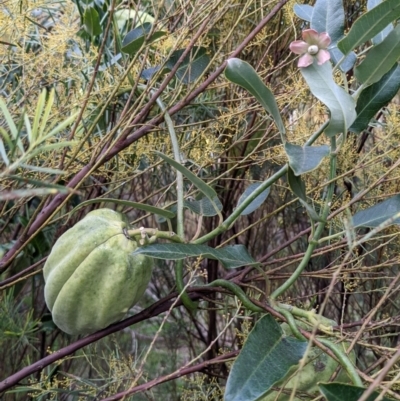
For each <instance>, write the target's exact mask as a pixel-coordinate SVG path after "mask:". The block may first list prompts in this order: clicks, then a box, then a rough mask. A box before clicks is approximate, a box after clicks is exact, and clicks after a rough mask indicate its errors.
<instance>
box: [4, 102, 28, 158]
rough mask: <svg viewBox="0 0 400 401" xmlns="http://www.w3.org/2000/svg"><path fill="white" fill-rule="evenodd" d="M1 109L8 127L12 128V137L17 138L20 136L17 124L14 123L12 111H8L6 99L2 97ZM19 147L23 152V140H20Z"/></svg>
mask: <svg viewBox="0 0 400 401" xmlns="http://www.w3.org/2000/svg"><path fill="white" fill-rule="evenodd" d="M0 110H1V112H2V113H3V116H4V119H5V120H6V123H7V125H8V128H9V129H10V132H11V136H12V138H13V139H14V140H15V139H17V138H18V129H17V126H16V125H15V123H14V120H13V118H12V117H11V114H10V112H9V111H8V108H7V105H6V103H5V102H4V100H3V99H2V98H1V97H0ZM19 142H20V144H19V148H20V150H21V152H23V150H24V149H23V148H22V142H21V141H19Z"/></svg>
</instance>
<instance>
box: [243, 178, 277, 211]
mask: <svg viewBox="0 0 400 401" xmlns="http://www.w3.org/2000/svg"><path fill="white" fill-rule="evenodd" d="M262 184H263V183H262V182H255V183H253V184H250V185H249V186H248V187H247V188H246V190H245V191H244V192H243V193H242V195H240V198H239V200H238V203H237V206H236V207H239V206H240V205H241V204H242V203H243V202H244V201H245V200H247V198H248V197H249V196H250V195H251V194H252V193H253V192H254V191H255V190H256V189H257V188H258V187H259V186H260V185H262ZM270 191H271V188H267V189H266V190H265V191H264V192H262V193H261V194H260V195H258V196H257V197H256V198H255V199H254V200H253V201H252V202H251V203H250V205H249V206H247V207H246V209H244V210H243V212H242V213H240V215H241V216H245V215H247V214H250V213H253V212H254V211H255V210H256V209H258V208H259V207H260V206H261V205H262V204H263V203H264V202H265V200H266V199H267V198H268V195H269V193H270Z"/></svg>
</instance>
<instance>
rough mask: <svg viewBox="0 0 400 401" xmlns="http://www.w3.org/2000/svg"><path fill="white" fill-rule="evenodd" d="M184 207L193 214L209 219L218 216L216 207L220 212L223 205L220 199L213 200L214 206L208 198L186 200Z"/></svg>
mask: <svg viewBox="0 0 400 401" xmlns="http://www.w3.org/2000/svg"><path fill="white" fill-rule="evenodd" d="M183 205H184V207H186V208H188V209H190V210H191V211H192V212H193V213H196V214H199V215H201V216H207V217H210V216H216V215H217V214H218V213H217V211H216V210H215V207H214V205H216V206H217V209H218V211H221V210H222V203H221V201H220V200H219V199H218V198H214V199H213V204H212V203H211V202H210V200H209V199H208V198H201V199H200V200H196V199H185V200H184V203H183Z"/></svg>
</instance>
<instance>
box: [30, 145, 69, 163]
mask: <svg viewBox="0 0 400 401" xmlns="http://www.w3.org/2000/svg"><path fill="white" fill-rule="evenodd" d="M75 144H76V141H65V142H57V143H51V144H49V145H43V146H40V147H38V148H35V149H34V150H32V151H30V152H29V158H30V159H32V158H33V157H35V156H36V155H40V154H41V153H44V152H49V151H50V150H55V149H60V148H65V147H67V146H73V145H75Z"/></svg>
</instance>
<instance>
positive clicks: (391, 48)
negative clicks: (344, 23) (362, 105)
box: [355, 25, 400, 86]
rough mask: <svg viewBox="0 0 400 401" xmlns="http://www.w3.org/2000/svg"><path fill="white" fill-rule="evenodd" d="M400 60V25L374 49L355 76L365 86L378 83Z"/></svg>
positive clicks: (357, 69) (358, 68) (358, 67)
mask: <svg viewBox="0 0 400 401" xmlns="http://www.w3.org/2000/svg"><path fill="white" fill-rule="evenodd" d="M399 58H400V25H397V26H396V28H394V29H393V30H392V32H390V33H389V35H388V36H387V37H386V38H385V40H384V41H383V42H382V43H380V44H379V45H377V46H375V47H373V48H372V49H371V50H370V51H369V52H368V54H367V56H366V57H365V59H364V60H363V62H362V63H361V64H360V65H358V66H357V68H356V69H355V76H356V78H357V79H358V81H360V82H361V83H363V84H364V85H365V86H367V85H370V84H373V83H375V82H378V81H379V80H380V79H381V78H382V77H383V75H385V74H386V73H387V72H388V71H389V70H390V69H391V68H392V67H393V66H394V65H395V64H396V61H397V60H398V59H399Z"/></svg>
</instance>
